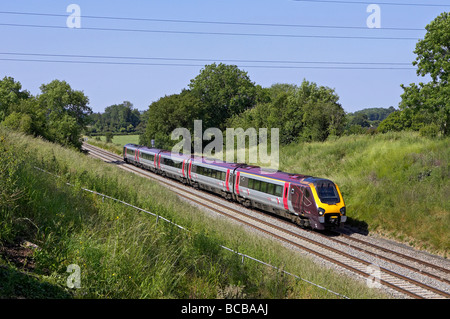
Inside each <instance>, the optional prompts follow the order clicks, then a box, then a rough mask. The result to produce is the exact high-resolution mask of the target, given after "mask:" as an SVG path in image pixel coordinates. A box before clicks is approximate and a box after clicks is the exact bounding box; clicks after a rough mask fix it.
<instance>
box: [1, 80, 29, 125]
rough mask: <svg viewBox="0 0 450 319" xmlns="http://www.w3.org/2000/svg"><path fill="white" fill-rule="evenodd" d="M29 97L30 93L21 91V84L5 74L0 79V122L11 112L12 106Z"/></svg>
mask: <svg viewBox="0 0 450 319" xmlns="http://www.w3.org/2000/svg"><path fill="white" fill-rule="evenodd" d="M29 97H30V93H29V92H28V91H22V84H20V82H16V81H14V79H13V78H12V77H6V76H5V77H4V78H3V80H0V122H2V121H3V120H4V119H5V118H6V117H7V116H8V115H9V114H11V112H12V111H11V110H12V107H13V106H15V105H17V104H19V103H20V101H22V100H26V99H28V98H29Z"/></svg>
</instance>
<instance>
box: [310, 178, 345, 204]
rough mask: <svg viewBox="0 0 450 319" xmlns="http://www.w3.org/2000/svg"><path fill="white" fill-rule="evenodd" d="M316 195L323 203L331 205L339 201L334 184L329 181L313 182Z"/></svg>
mask: <svg viewBox="0 0 450 319" xmlns="http://www.w3.org/2000/svg"><path fill="white" fill-rule="evenodd" d="M315 184H316V185H315V186H316V190H317V195H319V198H320V201H321V202H322V203H325V204H329V205H333V204H337V203H339V202H340V199H339V194H338V192H337V190H336V186H334V183H333V182H331V181H318V182H316V183H315Z"/></svg>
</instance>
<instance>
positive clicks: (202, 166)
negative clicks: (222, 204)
mask: <svg viewBox="0 0 450 319" xmlns="http://www.w3.org/2000/svg"><path fill="white" fill-rule="evenodd" d="M238 166H239V164H236V163H227V162H223V161H219V160H209V159H206V158H203V157H197V156H193V157H192V158H191V161H190V167H189V179H190V181H191V184H192V185H193V186H195V187H198V188H202V189H205V190H208V191H211V192H214V193H217V194H220V195H222V196H223V197H225V198H227V199H231V198H232V195H233V181H234V180H233V172H234V170H235V169H236V168H237V167H238Z"/></svg>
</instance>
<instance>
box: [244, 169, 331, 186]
mask: <svg viewBox="0 0 450 319" xmlns="http://www.w3.org/2000/svg"><path fill="white" fill-rule="evenodd" d="M236 171H237V172H241V173H248V174H251V175H256V176H260V177H262V178H270V179H276V180H280V181H283V182H289V183H303V184H304V183H313V184H315V183H316V182H318V181H321V180H327V179H323V178H317V177H313V176H310V175H303V174H292V173H286V172H283V171H279V170H278V171H274V170H270V169H264V168H262V167H259V166H253V165H245V166H241V167H239V168H238V169H236Z"/></svg>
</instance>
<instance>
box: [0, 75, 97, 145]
mask: <svg viewBox="0 0 450 319" xmlns="http://www.w3.org/2000/svg"><path fill="white" fill-rule="evenodd" d="M21 88H22V86H21V84H20V82H15V81H14V79H12V78H10V77H5V78H4V79H3V80H1V81H0V122H1V124H0V125H2V126H5V127H9V128H11V129H15V130H18V131H21V132H23V133H27V134H32V135H34V136H43V137H44V138H46V139H48V140H50V141H52V142H57V143H60V144H62V145H70V146H73V147H76V148H80V146H81V142H80V138H81V132H82V130H83V129H84V128H85V126H86V124H87V123H88V116H89V114H90V113H91V112H92V110H91V108H90V107H89V106H88V103H89V99H88V98H87V97H86V96H85V95H84V93H83V92H81V91H76V90H73V89H72V88H71V87H70V85H69V84H68V83H67V82H65V81H58V80H54V81H52V82H50V83H49V84H43V85H42V86H41V92H42V93H41V94H40V95H38V96H37V97H34V96H31V95H30V94H29V93H28V92H27V91H21Z"/></svg>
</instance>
